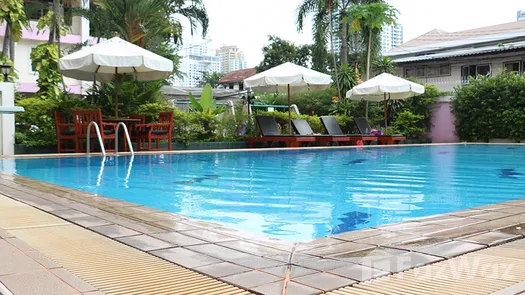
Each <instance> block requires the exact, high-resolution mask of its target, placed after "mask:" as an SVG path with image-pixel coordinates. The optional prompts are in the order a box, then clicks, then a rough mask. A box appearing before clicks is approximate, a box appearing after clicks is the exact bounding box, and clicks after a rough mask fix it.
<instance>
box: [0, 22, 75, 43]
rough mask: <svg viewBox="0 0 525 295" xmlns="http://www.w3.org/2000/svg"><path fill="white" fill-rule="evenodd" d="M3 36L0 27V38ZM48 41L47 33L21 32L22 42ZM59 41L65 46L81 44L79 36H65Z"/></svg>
mask: <svg viewBox="0 0 525 295" xmlns="http://www.w3.org/2000/svg"><path fill="white" fill-rule="evenodd" d="M4 35H5V26H0V36H2V37H3V36H4ZM47 39H49V32H47V31H42V32H38V31H37V30H27V29H24V30H23V32H22V40H34V41H43V42H46V41H47ZM60 41H62V43H66V44H77V43H82V37H81V36H80V35H72V34H67V35H65V36H62V37H60Z"/></svg>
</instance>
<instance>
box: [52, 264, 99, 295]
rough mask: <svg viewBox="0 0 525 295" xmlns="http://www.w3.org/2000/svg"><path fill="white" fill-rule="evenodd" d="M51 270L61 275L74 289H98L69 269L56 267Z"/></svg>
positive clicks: (88, 290) (89, 290)
mask: <svg viewBox="0 0 525 295" xmlns="http://www.w3.org/2000/svg"><path fill="white" fill-rule="evenodd" d="M50 271H51V272H52V273H53V274H54V275H55V276H57V277H59V278H60V279H61V280H62V281H64V282H66V283H68V284H69V285H70V286H71V287H73V288H74V289H76V290H78V291H80V292H91V291H97V288H95V287H93V286H91V285H90V284H88V283H86V282H85V281H83V280H81V279H79V278H78V277H77V276H75V275H74V274H72V273H70V272H69V271H67V270H65V269H63V268H55V269H52V270H50Z"/></svg>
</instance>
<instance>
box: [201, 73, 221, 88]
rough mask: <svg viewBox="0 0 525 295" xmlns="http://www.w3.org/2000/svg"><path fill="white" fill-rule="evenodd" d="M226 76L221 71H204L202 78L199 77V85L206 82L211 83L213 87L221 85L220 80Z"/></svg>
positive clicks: (203, 84)
mask: <svg viewBox="0 0 525 295" xmlns="http://www.w3.org/2000/svg"><path fill="white" fill-rule="evenodd" d="M223 76H224V74H223V73H220V72H212V73H209V72H202V78H199V79H198V80H199V83H198V84H197V87H204V86H205V85H206V84H210V86H211V87H212V88H217V86H219V80H220V79H221V78H222V77H223Z"/></svg>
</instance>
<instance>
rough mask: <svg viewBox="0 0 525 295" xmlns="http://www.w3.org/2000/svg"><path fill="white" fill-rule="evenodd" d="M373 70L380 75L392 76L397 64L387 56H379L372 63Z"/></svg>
mask: <svg viewBox="0 0 525 295" xmlns="http://www.w3.org/2000/svg"><path fill="white" fill-rule="evenodd" d="M372 66H373V67H374V70H376V71H378V72H380V73H388V74H394V73H395V72H396V68H397V64H396V63H395V62H394V61H392V59H391V58H390V57H388V56H381V57H379V58H377V59H376V60H374V62H373V63H372Z"/></svg>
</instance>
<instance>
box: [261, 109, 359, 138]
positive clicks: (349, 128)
mask: <svg viewBox="0 0 525 295" xmlns="http://www.w3.org/2000/svg"><path fill="white" fill-rule="evenodd" d="M257 115H260V116H272V117H274V118H275V121H277V124H279V127H280V129H281V130H283V131H282V133H283V134H285V133H287V132H288V113H287V112H257ZM336 118H337V122H338V123H339V125H340V126H341V129H342V130H343V132H345V133H355V131H356V129H357V128H356V127H355V124H354V120H353V118H352V117H348V116H337V117H336ZM294 119H302V120H306V121H307V122H308V125H310V127H311V128H312V131H313V132H314V133H318V134H325V130H324V128H323V124H322V123H321V118H320V117H319V116H317V115H314V116H309V115H298V114H295V113H292V120H294Z"/></svg>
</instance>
